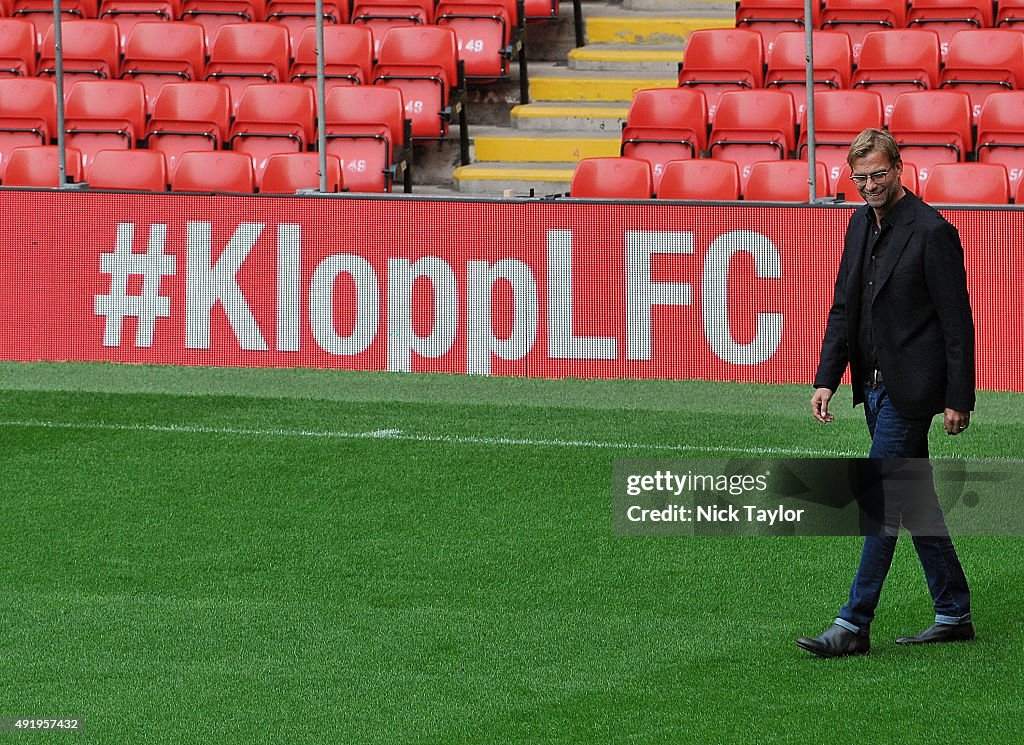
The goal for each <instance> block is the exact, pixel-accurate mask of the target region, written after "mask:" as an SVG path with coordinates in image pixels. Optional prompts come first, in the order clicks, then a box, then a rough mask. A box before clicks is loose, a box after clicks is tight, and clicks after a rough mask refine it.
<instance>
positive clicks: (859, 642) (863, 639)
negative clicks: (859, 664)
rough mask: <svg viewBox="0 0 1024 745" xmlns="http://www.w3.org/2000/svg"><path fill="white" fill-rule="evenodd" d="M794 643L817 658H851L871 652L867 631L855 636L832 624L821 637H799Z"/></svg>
mask: <svg viewBox="0 0 1024 745" xmlns="http://www.w3.org/2000/svg"><path fill="white" fill-rule="evenodd" d="M796 643H797V646H799V647H801V648H803V649H806V650H807V651H808V652H813V653H814V654H816V655H818V657H852V656H853V655H858V654H867V653H868V652H870V651H871V637H870V636H869V635H868V632H867V631H863V630H862V631H861V632H860V633H857V634H855V633H853V632H852V631H850V630H849V629H847V628H843V627H842V626H840V625H839V624H832V625H831V626H829V627H828V628H827V629H825V631H824V632H823V633H822V635H821V636H815V637H807V636H801V637H800V638H799V639H797V640H796Z"/></svg>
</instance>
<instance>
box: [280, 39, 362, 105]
mask: <svg viewBox="0 0 1024 745" xmlns="http://www.w3.org/2000/svg"><path fill="white" fill-rule="evenodd" d="M372 70H373V32H371V31H370V29H368V28H366V27H363V26H352V25H340V26H324V76H325V80H324V88H325V95H326V93H329V92H330V91H331V90H332V89H334V88H337V87H338V86H340V85H363V84H365V83H369V82H370V73H371V71H372ZM289 78H290V80H291V81H292V82H294V83H304V84H306V85H309V86H311V87H315V86H316V29H315V28H308V29H306V30H305V31H303V32H302V37H301V38H300V39H299V45H298V48H297V49H296V50H295V63H294V64H293V65H292V67H291V71H290V72H289Z"/></svg>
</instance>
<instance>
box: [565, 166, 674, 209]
mask: <svg viewBox="0 0 1024 745" xmlns="http://www.w3.org/2000/svg"><path fill="white" fill-rule="evenodd" d="M569 196H570V197H584V198H588V199H650V198H651V197H653V196H654V176H653V174H652V173H651V165H650V163H648V162H647V161H646V160H635V159H633V158H583V159H582V160H581V161H580V162H579V163H577V164H576V171H575V172H574V173H573V175H572V184H571V185H570V186H569Z"/></svg>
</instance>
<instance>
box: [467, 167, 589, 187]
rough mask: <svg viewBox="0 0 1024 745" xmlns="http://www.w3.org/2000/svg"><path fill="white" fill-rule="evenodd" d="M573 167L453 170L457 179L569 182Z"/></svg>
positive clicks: (468, 168) (470, 168) (471, 168)
mask: <svg viewBox="0 0 1024 745" xmlns="http://www.w3.org/2000/svg"><path fill="white" fill-rule="evenodd" d="M572 174H573V169H572V168H487V167H480V166H473V167H469V166H459V167H458V168H456V169H455V170H454V171H452V176H453V177H454V178H455V180H456V181H550V182H553V183H569V182H570V181H572Z"/></svg>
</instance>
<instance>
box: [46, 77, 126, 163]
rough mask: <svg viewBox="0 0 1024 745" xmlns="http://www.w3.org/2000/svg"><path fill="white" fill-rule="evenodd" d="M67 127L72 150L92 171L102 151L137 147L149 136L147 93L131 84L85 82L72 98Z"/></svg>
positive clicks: (70, 97) (69, 105)
mask: <svg viewBox="0 0 1024 745" xmlns="http://www.w3.org/2000/svg"><path fill="white" fill-rule="evenodd" d="M66 116H67V119H66V121H65V123H64V127H65V131H66V133H67V143H68V145H69V146H71V147H74V148H76V149H78V150H79V151H80V152H81V153H82V165H83V166H85V167H86V168H88V167H89V162H90V160H91V159H92V157H93V155H95V154H96V153H98V152H99V151H100V150H122V149H129V148H133V147H135V146H136V143H137V141H138V138H140V137H143V136H144V135H145V133H146V92H145V90H144V89H143V88H142V84H141V83H135V82H133V81H131V80H83V81H81V82H79V83H77V84H76V85H75V87H74V88H72V90H71V93H70V94H68V105H67V114H66Z"/></svg>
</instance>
